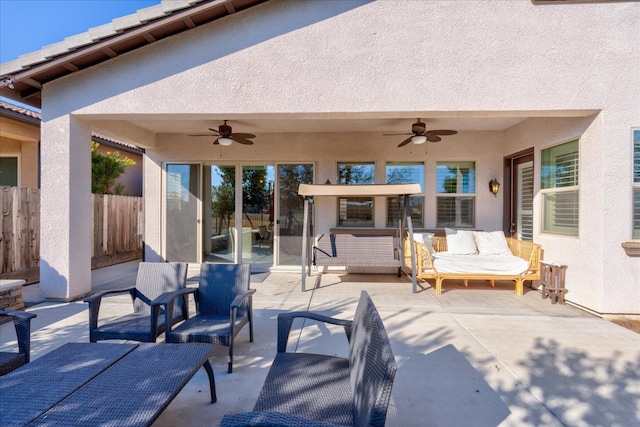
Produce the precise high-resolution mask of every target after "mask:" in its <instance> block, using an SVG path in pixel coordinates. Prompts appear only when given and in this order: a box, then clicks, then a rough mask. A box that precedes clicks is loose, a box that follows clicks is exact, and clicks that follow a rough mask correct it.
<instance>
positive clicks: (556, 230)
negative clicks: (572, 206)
mask: <svg viewBox="0 0 640 427" xmlns="http://www.w3.org/2000/svg"><path fill="white" fill-rule="evenodd" d="M572 143H575V144H576V145H577V169H578V171H577V184H574V185H567V186H553V187H548V188H545V183H544V173H543V169H544V167H545V159H544V153H545V151H547V150H552V149H554V148H558V147H561V146H563V145H567V144H572ZM580 160H581V159H580V138H571V139H568V140H566V141H563V142H560V143H558V144H553V145H550V146H548V147H545V148H542V149H541V150H540V195H541V201H542V203H541V212H540V232H541V233H542V234H553V235H561V236H567V237H579V235H580V163H581V161H580ZM563 193H565V194H568V193H576V197H577V202H576V203H577V217H578V218H577V223H576V225H575V232H573V231H571V227H570V226H565V227H562V226H561V225H555V224H554V225H551V224H547V220H550V219H551V218H548V217H547V216H546V215H545V212H546V210H547V209H548V208H550V206H549V205H548V202H547V200H548V199H550V198H551V197H552V196H554V195H558V194H563ZM553 218H556V217H555V216H554V217H553Z"/></svg>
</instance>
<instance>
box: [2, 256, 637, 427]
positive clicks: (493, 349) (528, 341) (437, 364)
mask: <svg viewBox="0 0 640 427" xmlns="http://www.w3.org/2000/svg"><path fill="white" fill-rule="evenodd" d="M123 268H127V266H123ZM129 268H130V266H129ZM102 273H104V272H102ZM125 276H126V275H125ZM105 277H106V276H105ZM252 278H253V279H255V281H253V280H252V287H253V288H255V289H257V292H256V294H255V296H254V314H255V341H254V342H253V343H249V338H248V331H247V330H244V331H243V332H241V333H240V335H239V336H238V338H237V339H236V349H235V358H234V372H233V373H232V374H228V373H227V372H226V367H227V366H226V365H227V362H226V354H227V349H226V348H225V347H222V346H220V347H217V348H216V349H215V350H214V356H213V358H212V359H211V362H212V365H213V368H214V372H215V375H216V385H217V389H218V402H217V403H215V404H211V403H210V401H209V399H208V379H207V376H206V374H205V372H204V370H201V371H199V372H198V373H197V374H196V375H195V376H194V377H193V379H192V380H191V381H190V382H189V383H188V384H187V386H186V387H185V388H184V389H183V390H182V392H180V394H178V396H177V397H176V398H175V400H174V401H173V402H172V403H171V404H170V405H169V407H168V408H167V409H166V410H165V411H164V412H163V414H162V415H161V416H160V418H159V419H158V420H157V421H156V422H155V424H154V425H155V426H174V425H181V426H190V425H192V426H199V425H212V426H215V425H217V424H218V423H219V421H220V419H221V418H222V416H223V415H224V414H228V413H238V412H245V411H249V410H251V409H252V408H253V404H254V403H255V401H256V398H257V395H258V393H259V391H260V388H261V386H262V383H263V382H264V379H265V377H266V375H267V372H268V370H269V367H270V363H271V361H272V360H273V357H274V355H275V352H276V317H277V315H278V314H279V313H281V312H285V311H291V310H313V311H322V312H324V314H328V315H333V316H337V317H344V318H351V317H352V316H353V313H354V311H355V307H356V304H357V301H358V297H359V294H360V291H361V290H362V289H365V290H367V292H368V293H369V295H370V296H371V298H372V300H373V301H374V303H375V304H376V306H377V308H378V311H379V312H380V315H381V316H382V318H383V321H384V323H385V327H386V328H387V332H388V334H389V337H390V339H391V344H392V347H393V350H394V353H395V355H396V359H397V361H398V365H399V370H398V374H397V377H396V381H395V384H394V389H393V394H392V399H391V405H390V408H389V415H388V418H387V425H388V426H424V425H431V426H454V425H474V426H497V425H518V426H534V425H546V426H553V425H558V426H561V425H563V426H566V425H576V426H577V425H620V426H623V425H624V426H626V425H637V424H638V423H640V413H638V407H640V389H639V388H638V387H639V385H640V335H639V334H636V333H634V332H632V331H629V330H627V329H625V328H623V327H621V326H618V325H615V324H613V323H610V322H608V321H606V320H603V319H600V318H598V317H595V316H592V315H590V314H588V313H586V312H583V311H581V310H579V309H577V308H575V307H572V306H569V305H557V304H556V305H552V304H550V303H549V301H548V300H542V299H541V297H540V294H539V293H538V292H537V291H534V290H530V289H528V292H526V293H525V295H524V296H522V297H517V296H516V295H515V292H514V291H513V288H512V287H507V286H496V288H491V287H489V286H488V285H484V284H483V283H477V284H474V286H470V287H469V288H463V287H462V286H457V285H456V284H455V282H452V284H451V285H449V286H447V292H445V293H443V294H442V295H440V296H436V295H435V292H434V290H433V289H432V288H426V289H425V290H424V291H421V292H419V293H417V294H413V293H412V292H411V284H410V281H409V280H407V279H406V278H397V277H395V276H393V275H355V274H354V275H344V274H323V275H322V277H321V278H317V277H313V276H312V278H311V279H312V280H313V281H315V283H317V284H318V287H316V288H315V289H313V290H309V291H307V292H301V291H300V276H299V273H271V274H269V275H266V276H265V275H255V276H252ZM316 279H318V280H316ZM105 280H106V281H109V279H108V278H106V279H105ZM123 280H126V279H123ZM118 281H119V279H114V280H111V285H115V284H117V282H118ZM193 281H194V277H190V279H189V283H190V284H192V283H193ZM313 281H312V282H310V283H314V282H313ZM129 306H130V300H129V299H128V297H127V296H124V297H115V298H111V299H109V300H107V301H105V302H104V303H103V307H102V309H101V311H102V310H104V314H105V315H106V316H116V315H117V314H119V313H120V312H121V311H122V310H126V309H128V307H129ZM29 310H30V311H34V312H36V313H37V314H38V317H37V318H36V319H34V324H33V331H32V337H33V338H32V340H33V341H32V357H33V358H37V357H39V356H41V355H43V354H45V353H47V352H49V351H51V350H52V349H54V348H57V347H59V346H61V345H62V344H64V343H65V342H74V341H75V342H88V314H87V307H86V304H84V303H82V302H74V303H43V304H38V305H35V306H33V307H31V308H30V309H29ZM10 328H11V325H9V324H4V325H0V341H2V344H3V347H7V346H9V347H10V346H12V345H15V342H14V340H15V338H14V337H13V336H12V331H11V329H10ZM340 329H341V328H339V329H336V330H333V329H332V328H331V327H322V328H320V327H319V326H318V325H317V324H307V325H306V326H305V327H304V328H303V329H299V328H298V329H296V325H294V330H295V331H296V332H297V334H298V337H299V343H298V350H300V351H313V352H324V353H330V354H337V355H342V356H344V355H346V353H345V352H346V350H347V345H346V340H344V332H343V331H341V330H340ZM290 342H291V341H290ZM98 345H99V344H98Z"/></svg>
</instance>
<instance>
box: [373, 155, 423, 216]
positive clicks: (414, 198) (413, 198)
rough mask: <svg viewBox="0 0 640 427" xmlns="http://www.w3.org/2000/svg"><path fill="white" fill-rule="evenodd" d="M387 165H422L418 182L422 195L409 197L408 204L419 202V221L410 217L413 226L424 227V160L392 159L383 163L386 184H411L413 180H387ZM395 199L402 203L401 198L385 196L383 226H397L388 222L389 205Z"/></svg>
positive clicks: (410, 166)
mask: <svg viewBox="0 0 640 427" xmlns="http://www.w3.org/2000/svg"><path fill="white" fill-rule="evenodd" d="M389 166H406V167H409V168H412V167H414V166H422V176H421V177H420V178H419V181H418V184H420V190H421V191H422V193H423V195H422V196H419V197H418V196H413V197H410V198H409V204H410V205H412V203H413V202H416V201H419V202H420V222H417V221H416V219H415V218H413V217H412V218H411V220H412V222H413V226H414V227H417V228H424V226H425V215H424V207H425V198H424V188H425V174H426V170H427V167H426V165H425V163H424V162H419V161H416V162H403V161H393V162H386V163H385V165H384V175H385V178H384V179H385V182H386V183H387V184H413V183H414V181H397V182H395V181H394V182H389V180H388V167H389ZM394 199H396V200H398V201H399V203H402V200H400V198H399V197H387V198H386V206H385V226H386V227H388V228H389V227H390V228H394V227H397V226H398V224H389V221H388V219H389V214H390V212H389V208H390V206H391V203H392V201H393V200H394Z"/></svg>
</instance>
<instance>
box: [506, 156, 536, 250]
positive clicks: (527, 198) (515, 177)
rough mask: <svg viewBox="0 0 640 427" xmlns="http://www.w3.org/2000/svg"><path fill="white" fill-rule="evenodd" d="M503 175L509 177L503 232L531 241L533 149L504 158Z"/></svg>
mask: <svg viewBox="0 0 640 427" xmlns="http://www.w3.org/2000/svg"><path fill="white" fill-rule="evenodd" d="M505 169H506V170H505V176H506V177H508V178H509V181H510V182H509V187H508V188H509V192H508V193H507V194H506V197H507V199H508V200H505V202H507V204H506V208H505V213H506V214H507V215H505V234H507V235H508V236H511V237H513V238H516V239H520V240H526V241H529V242H531V241H533V172H534V169H533V149H531V150H527V151H524V152H521V153H517V154H514V155H512V156H510V157H507V158H506V159H505Z"/></svg>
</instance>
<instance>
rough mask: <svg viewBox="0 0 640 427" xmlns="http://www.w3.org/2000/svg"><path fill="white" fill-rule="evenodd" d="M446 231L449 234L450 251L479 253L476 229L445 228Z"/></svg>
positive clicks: (456, 253)
mask: <svg viewBox="0 0 640 427" xmlns="http://www.w3.org/2000/svg"><path fill="white" fill-rule="evenodd" d="M444 232H445V234H446V235H447V252H448V253H450V254H453V255H475V254H477V253H478V248H477V247H476V239H475V236H474V234H475V232H474V231H471V230H454V229H452V228H445V229H444Z"/></svg>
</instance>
